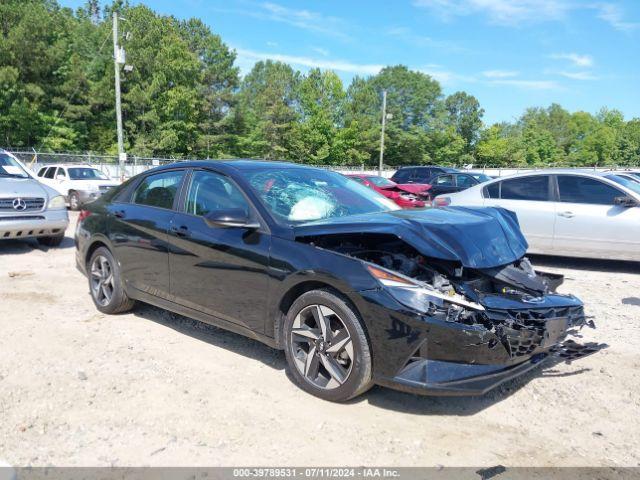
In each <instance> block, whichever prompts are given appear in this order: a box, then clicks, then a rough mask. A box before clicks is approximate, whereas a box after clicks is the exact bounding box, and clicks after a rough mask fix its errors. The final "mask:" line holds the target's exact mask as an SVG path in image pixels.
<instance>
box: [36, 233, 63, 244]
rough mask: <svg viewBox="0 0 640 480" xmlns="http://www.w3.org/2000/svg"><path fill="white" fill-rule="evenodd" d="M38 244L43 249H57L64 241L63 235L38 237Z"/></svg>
mask: <svg viewBox="0 0 640 480" xmlns="http://www.w3.org/2000/svg"><path fill="white" fill-rule="evenodd" d="M36 240H37V241H38V243H39V244H40V245H42V246H43V247H59V246H60V244H61V243H62V240H64V233H63V234H62V235H56V236H54V237H38V238H36Z"/></svg>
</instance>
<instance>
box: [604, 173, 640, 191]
mask: <svg viewBox="0 0 640 480" xmlns="http://www.w3.org/2000/svg"><path fill="white" fill-rule="evenodd" d="M606 178H608V179H609V180H613V181H614V182H616V183H618V184H620V185H622V186H623V187H626V188H628V189H629V190H631V191H632V192H634V193H636V194H638V195H640V183H638V182H636V181H635V180H631V179H630V178H626V177H621V176H619V175H607V177H606Z"/></svg>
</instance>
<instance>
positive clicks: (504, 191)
mask: <svg viewBox="0 0 640 480" xmlns="http://www.w3.org/2000/svg"><path fill="white" fill-rule="evenodd" d="M500 198H502V199H504V200H529V201H538V202H546V201H548V200H549V176H548V175H540V176H532V177H521V178H512V179H510V180H503V181H502V188H501V190H500Z"/></svg>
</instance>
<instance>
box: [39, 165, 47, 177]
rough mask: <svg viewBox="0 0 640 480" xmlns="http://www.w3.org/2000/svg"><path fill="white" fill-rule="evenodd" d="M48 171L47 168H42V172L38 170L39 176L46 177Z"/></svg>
mask: <svg viewBox="0 0 640 480" xmlns="http://www.w3.org/2000/svg"><path fill="white" fill-rule="evenodd" d="M46 171H47V167H42V168H41V169H40V170H38V176H39V177H42V176H43V175H44V172H46Z"/></svg>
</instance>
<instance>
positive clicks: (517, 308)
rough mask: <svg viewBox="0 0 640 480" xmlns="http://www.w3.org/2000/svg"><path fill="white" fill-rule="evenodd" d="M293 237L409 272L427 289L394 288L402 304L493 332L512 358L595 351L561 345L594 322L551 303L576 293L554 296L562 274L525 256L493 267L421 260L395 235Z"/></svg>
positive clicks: (574, 310) (575, 355)
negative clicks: (537, 265) (536, 265)
mask: <svg viewBox="0 0 640 480" xmlns="http://www.w3.org/2000/svg"><path fill="white" fill-rule="evenodd" d="M299 240H303V241H305V242H308V243H310V244H313V245H314V246H316V247H319V248H323V249H327V250H332V251H334V252H337V253H340V254H343V255H347V256H350V257H353V258H357V259H360V260H363V261H365V262H368V263H371V264H375V265H378V266H380V267H383V268H384V269H387V270H389V271H390V272H394V273H397V274H399V275H401V276H403V277H408V278H409V279H411V280H413V281H414V282H415V284H416V286H419V287H423V288H420V289H419V291H420V292H425V291H426V292H427V294H426V295H425V294H424V293H423V294H421V295H417V294H412V293H411V289H404V291H403V289H402V288H399V289H396V295H397V296H396V298H397V299H398V300H399V301H401V303H403V304H405V305H407V306H408V307H413V308H415V309H416V310H420V309H421V310H423V311H425V313H427V314H428V315H429V316H431V317H435V318H437V319H440V320H444V321H446V322H458V323H462V324H465V325H472V326H482V327H484V328H485V329H486V330H487V332H491V333H493V334H495V336H496V337H497V338H498V339H499V340H500V342H501V343H502V344H503V345H504V347H505V348H506V350H507V351H508V352H509V354H510V356H511V358H513V359H515V358H517V357H523V356H529V355H532V354H535V353H537V352H541V351H545V352H547V351H549V352H552V353H553V352H557V354H558V356H560V357H562V358H564V359H565V360H573V359H576V358H580V357H581V356H586V355H589V354H591V353H594V352H595V351H597V350H598V349H599V348H598V345H597V344H589V345H585V346H581V345H579V344H577V343H575V342H573V341H571V340H569V341H568V342H571V343H570V344H567V346H566V347H565V344H562V342H563V341H564V339H565V337H566V336H567V335H568V334H575V333H577V331H578V329H580V328H582V327H583V326H589V327H591V328H595V325H594V323H593V321H591V320H588V319H587V318H586V317H585V315H584V312H583V307H582V305H581V304H577V305H575V306H566V304H564V305H563V304H562V302H556V303H557V305H556V304H554V302H553V299H554V298H556V299H557V298H572V299H575V297H573V296H571V295H562V294H558V293H556V289H557V288H558V287H559V286H560V285H561V284H562V283H563V280H564V278H563V276H562V275H560V274H555V273H548V272H541V271H537V270H535V269H534V267H533V266H532V264H531V262H530V261H529V259H528V258H527V257H521V258H520V259H518V260H516V261H515V262H513V263H510V264H507V265H502V266H499V267H494V268H469V267H464V266H462V265H461V264H460V263H459V262H452V261H449V260H442V259H438V258H432V257H431V258H430V257H426V256H424V255H422V254H421V253H420V252H418V251H417V250H416V249H415V248H414V247H413V246H411V245H409V244H407V243H406V242H405V241H403V240H402V239H401V238H399V237H398V236H396V235H391V234H386V233H385V234H376V233H367V234H361V233H356V234H340V235H323V236H317V237H306V238H304V239H302V238H299ZM414 290H415V289H414ZM400 292H402V293H400ZM429 292H433V295H429ZM394 296H395V295H394ZM447 299H451V302H449V301H447ZM576 300H577V299H576ZM474 306H475V307H474ZM468 307H470V308H468Z"/></svg>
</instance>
